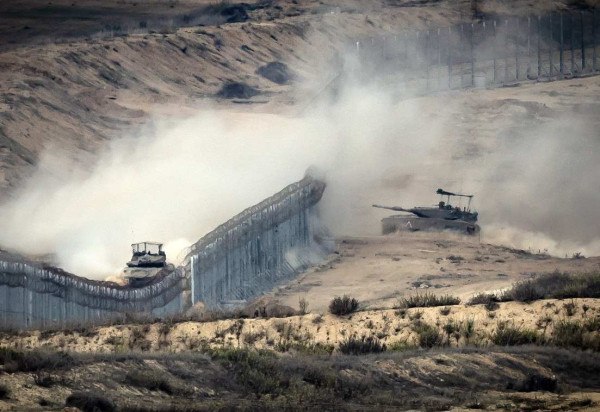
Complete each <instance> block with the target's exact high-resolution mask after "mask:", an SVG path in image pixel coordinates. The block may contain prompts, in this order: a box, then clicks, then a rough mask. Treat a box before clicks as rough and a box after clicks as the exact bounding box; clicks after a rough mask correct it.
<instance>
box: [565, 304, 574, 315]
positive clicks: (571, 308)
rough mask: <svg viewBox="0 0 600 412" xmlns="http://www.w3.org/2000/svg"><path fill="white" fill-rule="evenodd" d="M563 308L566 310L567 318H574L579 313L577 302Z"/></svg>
mask: <svg viewBox="0 0 600 412" xmlns="http://www.w3.org/2000/svg"><path fill="white" fill-rule="evenodd" d="M563 308H565V312H566V313H567V316H573V315H574V314H575V312H577V306H576V305H575V302H569V303H565V304H564V305H563Z"/></svg>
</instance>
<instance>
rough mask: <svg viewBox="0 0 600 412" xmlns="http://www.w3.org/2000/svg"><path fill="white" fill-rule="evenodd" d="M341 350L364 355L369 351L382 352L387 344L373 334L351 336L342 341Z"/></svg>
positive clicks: (344, 352) (345, 352)
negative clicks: (358, 336) (360, 336)
mask: <svg viewBox="0 0 600 412" xmlns="http://www.w3.org/2000/svg"><path fill="white" fill-rule="evenodd" d="M338 349H339V351H340V352H341V353H343V354H345V355H364V354H367V353H380V352H384V351H385V350H386V347H385V344H382V343H381V341H379V339H377V338H375V337H373V336H369V337H366V336H363V337H362V338H360V339H358V338H354V337H349V338H348V339H346V340H344V341H342V342H340V345H339V347H338Z"/></svg>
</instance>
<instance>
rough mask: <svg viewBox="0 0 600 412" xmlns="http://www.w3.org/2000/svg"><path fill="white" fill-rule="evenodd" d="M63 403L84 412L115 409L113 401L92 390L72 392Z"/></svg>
mask: <svg viewBox="0 0 600 412" xmlns="http://www.w3.org/2000/svg"><path fill="white" fill-rule="evenodd" d="M65 403H66V406H70V407H75V408H78V409H80V410H82V411H84V412H91V411H94V412H96V411H98V412H111V411H116V410H117V408H116V406H115V404H114V403H113V401H111V400H110V399H108V398H106V397H104V396H103V395H101V394H98V393H94V392H73V393H72V394H71V395H69V397H68V398H67V400H66V402H65Z"/></svg>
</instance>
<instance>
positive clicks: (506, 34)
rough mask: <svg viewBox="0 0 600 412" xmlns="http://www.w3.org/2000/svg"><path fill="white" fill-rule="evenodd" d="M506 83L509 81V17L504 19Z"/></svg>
mask: <svg viewBox="0 0 600 412" xmlns="http://www.w3.org/2000/svg"><path fill="white" fill-rule="evenodd" d="M504 32H505V34H504V50H505V53H506V55H505V56H506V57H504V83H508V19H506V20H504Z"/></svg>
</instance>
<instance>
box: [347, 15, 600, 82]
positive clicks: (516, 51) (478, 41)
mask: <svg viewBox="0 0 600 412" xmlns="http://www.w3.org/2000/svg"><path fill="white" fill-rule="evenodd" d="M598 14H600V13H598V12H597V10H596V9H593V10H591V11H590V10H587V11H577V12H573V11H571V12H561V13H551V14H547V15H539V16H528V17H510V18H502V19H495V20H486V21H479V22H474V23H465V24H459V25H455V26H452V27H444V28H442V27H440V28H431V29H428V30H424V31H403V32H400V33H397V34H390V35H387V36H382V37H373V38H366V39H360V40H358V41H356V42H355V44H354V45H353V47H354V49H355V53H356V54H357V57H358V60H359V62H360V65H359V72H360V74H361V75H363V76H373V75H377V76H378V77H379V76H382V75H383V76H394V77H397V76H400V77H401V81H403V82H406V84H407V85H412V86H413V88H415V89H417V90H419V91H425V92H426V91H436V90H444V89H446V90H447V89H460V88H466V87H490V86H499V85H506V84H513V83H519V82H522V81H527V80H533V81H535V80H538V81H542V80H544V81H549V80H558V79H563V78H570V77H579V76H587V75H592V74H597V73H598V71H599V70H600V64H599V62H598V52H597V46H598V42H599V37H600V33H599V31H600V27H599V22H600V17H599V16H598Z"/></svg>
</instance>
